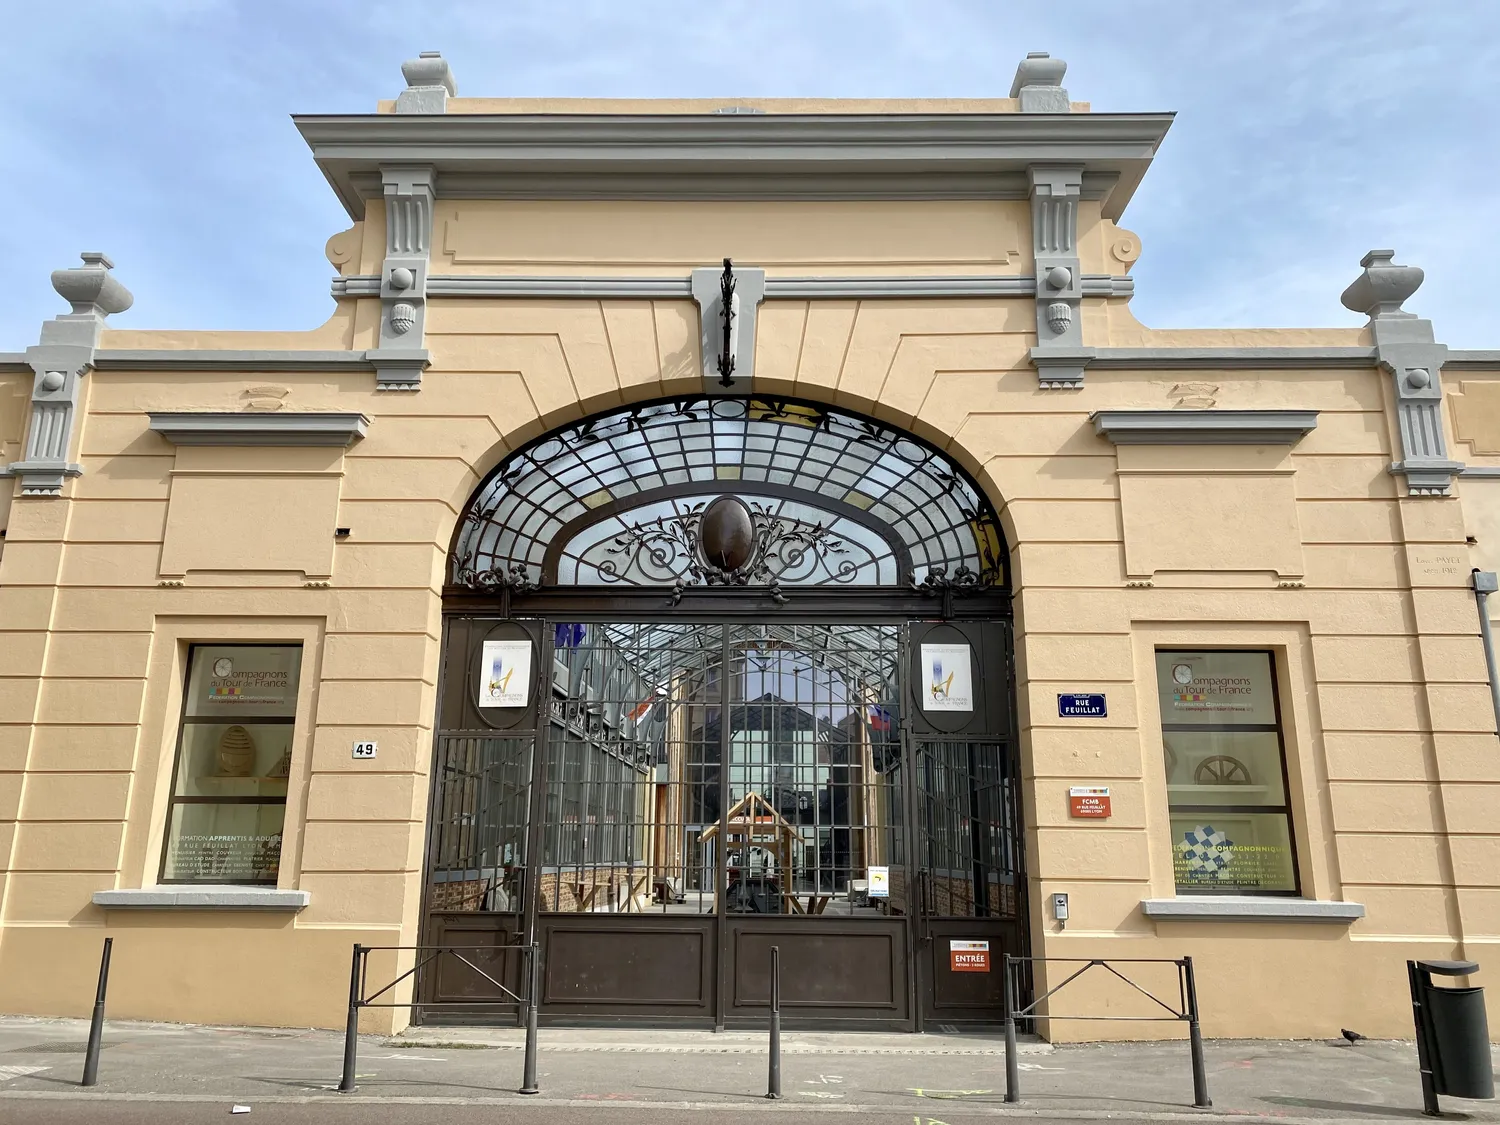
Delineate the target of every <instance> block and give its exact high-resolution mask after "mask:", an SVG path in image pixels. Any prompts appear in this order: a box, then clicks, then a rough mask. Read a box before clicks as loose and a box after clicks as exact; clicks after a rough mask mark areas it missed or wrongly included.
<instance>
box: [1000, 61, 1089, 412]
mask: <svg viewBox="0 0 1500 1125" xmlns="http://www.w3.org/2000/svg"><path fill="white" fill-rule="evenodd" d="M1018 81H1019V79H1018ZM1027 173H1028V175H1029V176H1030V179H1031V243H1032V251H1033V253H1034V255H1035V257H1036V339H1037V344H1036V347H1034V348H1032V349H1031V362H1032V363H1033V365H1035V367H1036V371H1037V379H1038V381H1039V382H1040V384H1041V386H1042V387H1043V388H1044V389H1046V390H1057V389H1065V388H1076V387H1081V386H1082V385H1083V372H1084V368H1086V367H1087V366H1088V363H1089V360H1090V359H1091V358H1092V357H1093V352H1092V351H1091V350H1090V349H1088V348H1085V347H1084V346H1083V328H1082V325H1081V323H1080V320H1081V318H1080V315H1079V314H1080V312H1081V309H1082V301H1083V271H1082V267H1081V264H1080V262H1079V260H1078V201H1079V199H1080V198H1082V195H1083V167H1082V165H1078V164H1033V165H1031V166H1030V167H1029V168H1028V169H1027Z"/></svg>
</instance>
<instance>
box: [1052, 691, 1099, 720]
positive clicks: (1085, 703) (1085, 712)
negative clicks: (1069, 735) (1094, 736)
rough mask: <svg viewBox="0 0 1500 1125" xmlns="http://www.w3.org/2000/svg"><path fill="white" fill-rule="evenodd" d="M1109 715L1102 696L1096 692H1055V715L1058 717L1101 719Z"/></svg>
mask: <svg viewBox="0 0 1500 1125" xmlns="http://www.w3.org/2000/svg"><path fill="white" fill-rule="evenodd" d="M1108 715H1109V708H1108V707H1106V706H1105V704H1104V696H1103V695H1102V694H1098V693H1086V694H1074V693H1067V694H1064V693H1063V692H1058V693H1057V717H1058V718H1059V719H1103V718H1105V717H1106V716H1108Z"/></svg>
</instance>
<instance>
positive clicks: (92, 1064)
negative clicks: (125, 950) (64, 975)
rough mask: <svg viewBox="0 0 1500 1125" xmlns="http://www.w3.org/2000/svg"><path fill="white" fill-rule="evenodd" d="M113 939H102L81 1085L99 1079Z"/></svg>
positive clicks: (95, 1081)
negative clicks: (102, 946) (102, 948)
mask: <svg viewBox="0 0 1500 1125" xmlns="http://www.w3.org/2000/svg"><path fill="white" fill-rule="evenodd" d="M114 944H115V939H114V938H112V937H107V938H105V939H104V954H103V956H102V957H100V959H99V986H98V987H97V988H96V989H95V990H94V1016H93V1019H91V1020H90V1021H89V1046H88V1050H87V1051H86V1052H85V1053H84V1056H83V1081H82V1082H81V1083H79V1085H81V1086H93V1085H95V1084H97V1083H98V1081H99V1048H100V1046H101V1044H102V1040H103V1038H104V994H105V992H107V991H108V990H109V954H110V950H111V949H113V948H114Z"/></svg>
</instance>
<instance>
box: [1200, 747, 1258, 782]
mask: <svg viewBox="0 0 1500 1125" xmlns="http://www.w3.org/2000/svg"><path fill="white" fill-rule="evenodd" d="M1193 780H1194V781H1196V782H1197V783H1198V784H1199V785H1249V784H1250V769H1249V767H1247V766H1246V765H1245V763H1244V762H1242V761H1240V760H1239V759H1238V758H1231V757H1230V756H1229V755H1228V754H1215V755H1214V756H1213V757H1212V758H1204V759H1203V761H1201V762H1199V763H1198V766H1197V768H1196V769H1194V770H1193Z"/></svg>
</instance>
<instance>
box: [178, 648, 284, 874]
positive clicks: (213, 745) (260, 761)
mask: <svg viewBox="0 0 1500 1125" xmlns="http://www.w3.org/2000/svg"><path fill="white" fill-rule="evenodd" d="M301 670H302V646H301V645H221V644H208V645H193V646H192V648H191V649H190V650H189V652H188V672H187V684H186V688H185V691H184V696H183V707H182V719H181V723H180V726H179V729H178V734H177V754H176V758H175V761H174V764H173V777H172V790H171V798H170V807H169V808H168V811H167V831H166V840H165V843H164V845H163V848H162V862H161V882H163V883H245V884H256V883H260V884H272V885H274V884H275V883H276V878H277V875H278V874H279V872H280V869H281V835H282V828H283V825H284V823H285V820H286V798H287V784H288V778H289V776H290V774H291V763H292V735H293V732H294V730H295V723H296V714H297V684H298V680H299V678H300V674H301Z"/></svg>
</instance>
